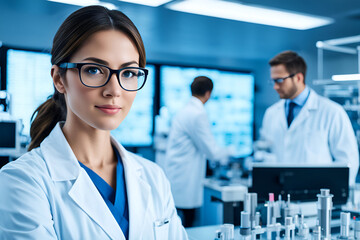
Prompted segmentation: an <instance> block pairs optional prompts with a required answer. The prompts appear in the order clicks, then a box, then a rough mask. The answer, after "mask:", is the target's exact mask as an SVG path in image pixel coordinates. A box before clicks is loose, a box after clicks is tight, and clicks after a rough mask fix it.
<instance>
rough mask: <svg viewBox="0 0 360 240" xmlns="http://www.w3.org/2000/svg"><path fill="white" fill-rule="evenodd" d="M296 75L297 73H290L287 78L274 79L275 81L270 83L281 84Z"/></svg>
mask: <svg viewBox="0 0 360 240" xmlns="http://www.w3.org/2000/svg"><path fill="white" fill-rule="evenodd" d="M296 74H298V73H292V74H290V75H289V76H287V77H283V78H275V79H271V80H272V81H271V82H272V83H274V84H275V83H283V82H284V81H285V80H286V79H287V78H293V77H294V76H295V75H296Z"/></svg>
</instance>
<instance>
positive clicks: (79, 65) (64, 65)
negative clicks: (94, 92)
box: [58, 62, 149, 92]
mask: <svg viewBox="0 0 360 240" xmlns="http://www.w3.org/2000/svg"><path fill="white" fill-rule="evenodd" d="M85 65H96V66H99V67H105V68H107V69H109V71H110V73H109V77H108V79H107V80H106V82H105V83H104V84H103V85H100V86H96V87H94V86H89V85H86V84H85V83H84V82H83V81H82V79H81V68H82V67H83V66H85ZM58 67H60V68H64V69H69V68H77V69H78V72H79V78H80V82H81V83H82V84H83V85H84V86H86V87H89V88H100V87H103V86H105V85H106V84H107V83H108V82H109V81H110V78H111V76H112V75H113V74H114V73H116V77H117V79H118V82H119V85H120V87H121V88H122V89H124V90H125V91H128V92H135V91H139V90H140V89H141V88H143V87H144V85H145V82H146V80H147V76H148V74H149V70H147V69H146V68H141V67H124V68H120V69H117V70H114V69H111V68H109V67H108V66H105V65H102V64H98V63H69V62H65V63H60V64H58ZM125 69H139V70H142V71H144V73H145V79H144V82H143V84H142V85H141V86H140V87H139V88H138V89H136V90H129V89H126V88H124V87H123V86H122V85H121V81H120V72H121V71H122V70H125Z"/></svg>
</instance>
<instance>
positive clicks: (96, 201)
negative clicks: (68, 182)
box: [69, 169, 125, 240]
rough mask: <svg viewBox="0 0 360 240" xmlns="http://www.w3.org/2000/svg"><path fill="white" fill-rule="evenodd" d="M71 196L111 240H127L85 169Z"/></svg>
mask: <svg viewBox="0 0 360 240" xmlns="http://www.w3.org/2000/svg"><path fill="white" fill-rule="evenodd" d="M69 196H70V197H71V198H72V199H73V200H74V201H75V202H76V203H77V204H78V205H79V207H80V208H81V209H82V210H84V212H86V213H87V214H88V215H89V217H90V218H91V219H92V220H94V222H96V223H97V224H98V225H99V226H100V227H101V228H102V229H103V230H104V231H105V232H106V233H107V234H108V235H109V236H110V238H111V239H122V240H125V237H124V235H123V233H122V231H121V228H120V226H119V225H118V223H117V221H116V220H115V218H114V216H113V215H112V213H111V212H110V210H109V208H108V207H107V205H106V203H105V201H104V200H103V198H102V197H101V195H100V193H99V191H98V190H97V189H96V187H95V185H94V184H93V182H92V181H91V179H90V177H89V176H88V175H87V173H86V172H85V170H84V169H81V170H80V173H79V176H78V178H77V179H76V181H75V183H74V185H73V187H72V188H71V189H70V191H69Z"/></svg>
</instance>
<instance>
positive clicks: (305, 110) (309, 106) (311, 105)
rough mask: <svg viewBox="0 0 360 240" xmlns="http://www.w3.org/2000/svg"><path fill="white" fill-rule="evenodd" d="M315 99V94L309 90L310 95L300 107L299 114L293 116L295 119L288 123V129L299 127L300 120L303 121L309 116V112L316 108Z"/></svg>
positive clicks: (316, 98)
mask: <svg viewBox="0 0 360 240" xmlns="http://www.w3.org/2000/svg"><path fill="white" fill-rule="evenodd" d="M317 101H318V96H317V94H316V93H315V92H314V91H313V90H310V95H309V98H308V100H307V101H306V103H305V105H304V106H303V107H302V108H301V110H300V112H299V114H298V115H297V116H296V117H295V119H294V120H293V121H292V123H291V125H290V128H289V130H290V131H291V130H292V129H295V128H297V127H299V126H300V125H301V124H302V122H304V121H305V120H306V119H307V118H308V117H309V115H310V114H311V112H312V111H314V110H316V109H317Z"/></svg>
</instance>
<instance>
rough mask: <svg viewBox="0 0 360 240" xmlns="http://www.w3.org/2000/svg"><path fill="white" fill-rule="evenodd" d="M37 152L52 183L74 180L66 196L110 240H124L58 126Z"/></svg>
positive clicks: (58, 125)
mask: <svg viewBox="0 0 360 240" xmlns="http://www.w3.org/2000/svg"><path fill="white" fill-rule="evenodd" d="M40 148H41V151H42V153H43V156H44V159H45V162H46V164H47V166H48V169H49V172H50V176H51V179H52V180H53V181H70V180H75V182H74V184H73V185H72V187H71V188H70V190H69V192H68V194H69V196H70V197H71V198H72V199H73V200H74V201H75V202H76V204H77V205H78V206H79V207H80V208H81V209H82V210H83V211H84V212H86V214H88V216H89V217H90V218H91V219H92V220H93V221H94V222H96V223H97V224H98V225H99V226H100V227H101V228H102V229H103V230H104V231H105V232H106V233H107V234H108V235H109V236H110V237H111V238H112V239H119V240H125V237H124V236H123V233H122V231H121V228H120V227H119V225H118V223H117V222H116V220H115V218H114V217H113V215H112V214H111V212H110V210H109V208H108V207H107V205H106V203H105V202H104V200H103V199H102V197H101V195H100V193H99V191H98V190H97V188H96V187H95V185H94V184H93V182H92V180H91V179H90V177H89V176H88V175H87V173H86V171H85V170H84V169H82V168H81V167H80V164H79V162H78V160H77V159H76V156H75V154H74V153H73V151H72V150H71V147H70V145H69V144H68V142H67V141H66V139H65V136H64V134H63V132H62V130H61V128H60V124H59V123H58V124H57V125H56V126H55V128H54V129H53V130H52V132H51V133H50V134H49V136H48V137H47V138H46V139H45V140H44V141H43V142H42V143H41V145H40Z"/></svg>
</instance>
